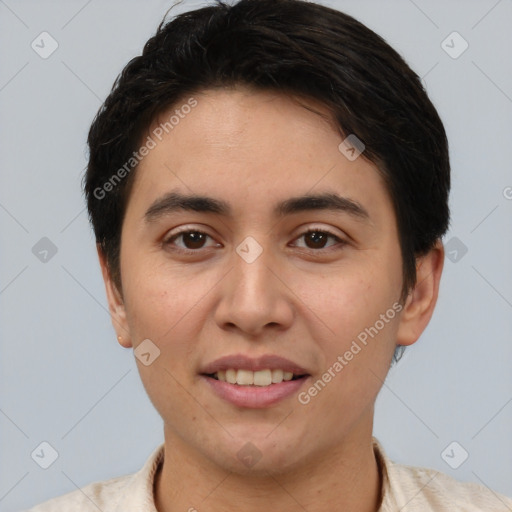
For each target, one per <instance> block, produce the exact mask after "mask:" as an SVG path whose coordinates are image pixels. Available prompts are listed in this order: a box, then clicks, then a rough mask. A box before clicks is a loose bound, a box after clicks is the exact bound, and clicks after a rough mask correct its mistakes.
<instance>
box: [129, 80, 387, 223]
mask: <svg viewBox="0 0 512 512" xmlns="http://www.w3.org/2000/svg"><path fill="white" fill-rule="evenodd" d="M190 105H194V106H193V107H190ZM155 134H156V135H155ZM145 136H150V137H152V139H154V141H155V147H154V148H153V149H152V150H151V151H150V152H149V154H148V155H147V156H146V157H144V159H143V160H142V161H141V163H140V164H139V167H138V169H137V172H136V176H135V183H134V186H133V188H132V193H134V194H135V195H136V196H137V202H139V200H142V202H144V203H145V204H146V205H147V204H148V203H152V202H154V200H155V198H157V197H159V196H162V195H163V194H164V193H165V192H169V191H171V190H176V189H177V188H179V189H181V190H182V192H183V193H186V194H187V195H198V196H212V195H213V196H215V197H218V198H220V199H223V200H224V201H225V202H232V201H234V200H236V202H237V204H236V205H234V208H233V209H234V212H235V213H237V208H238V209H240V208H242V209H244V208H245V209H247V208H251V209H253V210H255V209H257V208H258V207H260V206H262V205H265V204H268V203H269V202H270V201H273V203H274V204H273V210H274V212H275V211H276V208H275V204H277V201H278V199H279V200H280V202H281V203H282V202H283V201H284V200H286V199H287V198H288V197H291V196H293V197H299V196H304V195H305V194H309V193H315V192H326V191H328V192H338V193H342V194H343V196H346V197H349V196H352V197H354V198H357V199H359V203H362V202H366V203H367V209H368V211H370V214H371V213H372V212H371V210H372V209H375V208H374V206H376V205H377V201H376V200H377V196H379V195H380V196H382V195H384V196H386V197H384V198H382V197H381V198H380V199H381V200H382V199H384V201H385V202H387V206H391V205H390V202H389V197H387V196H388V194H387V190H386V188H385V185H384V181H383V180H382V177H381V176H380V173H379V171H378V169H377V167H376V166H375V165H374V164H372V163H371V162H369V161H368V160H366V159H365V158H363V157H360V158H357V159H356V160H354V161H350V160H349V159H347V158H346V156H344V155H343V154H342V152H341V151H340V148H339V146H340V143H341V142H342V140H343V136H342V135H340V133H339V131H338V129H337V127H336V125H335V123H334V121H333V120H332V119H331V118H330V117H329V112H328V110H327V109H326V108H325V107H323V106H322V105H321V104H319V103H316V102H313V101H310V100H305V99H303V98H301V99H300V100H299V101H297V100H296V99H295V98H291V97H288V96H286V95H284V94H280V93H274V92H266V91H255V90H252V89H249V88H245V87H238V88H229V89H215V90H206V91H202V92H200V93H196V94H193V95H191V96H190V97H183V98H182V99H181V100H180V101H179V102H177V103H176V104H175V105H174V106H173V107H172V108H171V109H169V110H168V111H166V112H165V113H163V114H162V115H160V116H159V117H158V118H157V119H156V120H155V121H154V122H153V124H152V126H151V127H150V129H149V132H148V134H145ZM376 214H377V212H375V211H374V212H373V215H371V216H372V217H373V216H374V215H376Z"/></svg>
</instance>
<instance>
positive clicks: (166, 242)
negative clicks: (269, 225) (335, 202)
mask: <svg viewBox="0 0 512 512" xmlns="http://www.w3.org/2000/svg"><path fill="white" fill-rule="evenodd" d="M189 233H196V234H200V235H205V236H207V237H209V238H212V237H211V236H210V235H209V234H208V233H205V232H204V231H200V230H198V229H186V230H183V231H179V232H178V233H174V234H173V235H172V236H171V237H169V238H167V239H166V240H164V241H163V245H164V246H168V245H171V243H172V242H174V241H175V240H176V239H178V238H179V237H180V236H182V235H187V234H189ZM310 233H316V234H321V235H327V236H328V237H329V238H334V240H335V241H336V242H338V247H336V246H332V247H327V248H321V249H309V248H307V247H306V248H303V247H300V249H305V250H308V251H312V252H314V253H318V252H324V251H330V250H337V249H341V248H342V247H343V246H345V245H347V243H348V242H346V241H345V240H342V239H341V238H339V237H338V236H336V235H335V234H334V233H331V232H330V231H327V230H325V229H315V228H310V229H308V230H307V231H304V232H303V233H301V235H300V236H298V237H297V238H296V240H297V239H299V238H302V237H304V236H307V235H309V234H310ZM201 249H204V248H203V247H201V248H200V249H183V248H181V247H179V248H177V247H173V251H176V252H179V253H181V254H185V255H193V254H197V253H198V252H199V251H200V250H201Z"/></svg>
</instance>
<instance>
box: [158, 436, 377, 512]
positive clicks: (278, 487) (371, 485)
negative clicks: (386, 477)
mask: <svg viewBox="0 0 512 512" xmlns="http://www.w3.org/2000/svg"><path fill="white" fill-rule="evenodd" d="M165 434H166V435H165V457H164V463H163V466H162V467H161V468H160V470H159V472H158V473H157V475H156V476H155V486H154V493H155V505H156V508H157V510H158V512H178V511H189V512H194V511H196V512H202V511H204V510H208V511H209V512H221V511H222V512H226V511H228V512H231V511H235V510H239V508H240V504H243V509H244V511H246V512H260V511H261V510H279V511H282V512H296V511H297V510H307V511H308V512H320V511H325V510H350V511H352V512H377V511H378V509H379V505H380V501H381V488H382V479H381V475H380V471H379V467H378V464H377V461H376V458H375V454H374V452H373V447H372V437H371V428H370V431H369V434H368V432H367V435H366V436H365V437H362V436H361V435H360V434H361V432H359V433H358V434H359V435H358V438H357V439H355V440H353V441H352V440H347V442H343V444H342V445H340V446H338V447H336V448H335V449H330V450H329V452H328V453H324V454H320V455H317V456H316V460H309V461H307V462H304V463H303V464H302V465H300V466H297V467H295V468H293V469H292V470H289V471H286V472H275V473H273V474H270V472H267V473H266V475H259V476H257V477H255V476H254V475H251V474H245V475H244V474H239V473H235V472H232V471H228V470H225V469H223V468H221V467H219V466H218V465H216V464H214V463H213V462H212V461H211V460H206V459H205V458H203V457H202V456H201V455H200V454H198V453H197V452H194V451H193V450H191V449H190V448H189V447H187V445H185V444H184V443H183V442H182V440H181V439H180V438H179V437H177V436H174V435H172V433H170V432H169V431H168V429H167V430H166V432H165Z"/></svg>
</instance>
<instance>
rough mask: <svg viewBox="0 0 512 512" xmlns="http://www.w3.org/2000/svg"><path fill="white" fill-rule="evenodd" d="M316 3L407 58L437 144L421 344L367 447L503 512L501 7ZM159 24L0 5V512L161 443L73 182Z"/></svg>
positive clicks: (85, 6)
mask: <svg viewBox="0 0 512 512" xmlns="http://www.w3.org/2000/svg"><path fill="white" fill-rule="evenodd" d="M324 3H325V4H327V5H331V6H334V7H336V8H339V9H340V10H344V11H346V12H347V13H349V14H352V15H353V16H355V17H356V18H358V19H359V20H361V21H362V22H364V23H365V24H367V25H368V26H369V27H370V28H372V29H373V30H375V31H376V32H377V33H379V34H381V35H382V36H383V37H384V38H385V39H386V40H387V41H388V42H389V43H390V44H391V45H392V46H394V47H395V48H396V49H397V50H398V51H399V52H400V53H401V54H402V55H403V56H404V57H405V58H406V60H407V61H408V62H409V64H410V65H411V66H412V67H413V69H414V70H415V71H416V72H417V73H418V74H419V75H420V76H422V77H423V80H424V82H425V86H426V88H427V91H428V93H429V94H430V96H431V98H432V100H433V101H434V103H435V105H436V107H437V108H438V110H439V112H440V115H441V117H442V119H443V120H444V122H445V126H446V129H447V132H448V137H449V140H450V144H451V158H452V167H453V191H452V195H451V201H450V204H451V208H452V215H453V220H452V225H451V229H450V232H449V233H448V235H447V236H446V238H445V242H446V243H447V244H449V245H448V247H449V249H450V251H452V254H451V256H450V257H451V258H452V259H454V261H451V260H450V259H449V258H447V259H446V263H445V271H444V274H443V278H442V281H441V290H440V297H439V302H438V306H437V310H436V312H435V314H434V317H433V319H432V321H431V323H430V325H429V326H428V328H427V330H426V332H425V333H424V335H423V336H422V338H421V340H420V341H419V342H418V343H417V344H416V345H415V346H413V347H411V348H409V349H408V350H407V351H406V355H405V356H404V358H403V360H402V361H401V362H400V363H399V364H398V365H397V366H396V367H394V368H393V369H392V370H391V372H390V374H389V377H388V379H387V381H386V383H385V385H384V387H383V389H382V392H381V394H380V396H379V398H378V402H377V406H376V419H375V435H376V436H377V438H378V439H379V440H380V441H381V442H382V443H383V445H384V447H385V448H386V450H387V452H388V454H389V455H390V456H391V458H392V459H395V460H396V461H399V462H403V463H407V464H411V465H420V466H428V467H433V468H436V469H438V470H440V471H442V472H444V473H447V474H450V475H452V476H454V477H455V478H457V479H459V480H470V481H474V482H478V483H481V484H484V485H487V486H489V487H491V488H493V489H494V490H496V491H498V492H501V493H504V494H507V495H512V435H511V433H512V372H511V371H510V368H511V363H512V343H511V339H512V321H511V319H512V270H511V268H512V265H511V263H512V237H511V233H512V200H511V198H512V188H507V187H512V172H511V159H512V151H511V146H512V128H511V126H512V123H511V119H512V73H511V69H510V64H509V63H510V49H511V48H512V32H511V31H510V26H511V23H512V1H511V0H500V1H496V0H480V1H467V0H466V1H464V2H463V1H445V0H442V1H440V0H436V1H426V0H415V1H412V0H397V1H355V0H354V1H336V0H332V1H330V2H327V1H326V2H324ZM198 4H199V2H184V4H183V5H181V6H180V7H179V8H177V9H175V10H174V11H173V12H180V11H181V10H186V9H188V8H190V7H192V6H195V5H198ZM171 5H172V4H171V2H169V1H157V0H153V1H146V2H142V1H138V2H136V1H126V0H124V1H122V2H121V1H120V0H116V1H108V2H107V1H100V0H91V1H88V2H87V1H84V0H80V1H74V0H73V1H66V2H64V1H62V0H61V1H56V0H54V1H16V0H5V1H3V0H0V43H1V47H2V60H1V66H0V118H1V120H2V122H1V126H0V130H1V132H0V144H1V148H0V149H1V151H0V169H1V187H0V226H1V241H0V244H1V245H0V247H1V251H0V258H1V259H0V261H1V263H0V307H1V318H0V332H1V345H0V350H1V354H0V369H1V375H0V434H1V437H0V453H1V458H0V461H1V468H0V511H2V512H4V511H15V510H20V509H23V508H26V507H29V506H31V505H33V504H35V503H38V502H40V501H43V500H46V499H48V498H50V497H53V496H55V495H59V494H62V493H65V492H68V491H71V490H74V489H76V488H77V487H82V486H84V485H86V484H87V483H89V482H91V481H94V480H103V479H107V478H111V477H114V476H118V475H122V474H125V473H129V472H133V471H136V470H138V469H139V468H140V467H141V466H142V464H143V462H144V461H145V460H146V458H147V457H148V456H149V453H150V452H151V451H152V450H153V449H154V448H155V447H156V446H157V445H158V444H159V443H160V442H162V441H163V434H162V425H161V420H160V418H159V416H158V415H157V413H156V412H155V411H154V410H153V407H152V405H151V403H150V402H149V399H148V398H147V396H146V394H145V391H144V389H143V387H142V384H141V383H140V380H139V377H138V373H137V368H136V365H135V362H134V358H133V355H132V352H131V351H129V350H125V349H123V348H121V347H120V346H119V345H118V344H117V341H116V339H115V334H114V331H113V329H112V327H111V324H110V318H109V315H108V312H107V304H106V299H105V294H104V289H103V282H102V280H101V275H100V271H99V266H98V264H97V261H96V253H95V248H94V240H93V237H92V233H91V230H90V228H89V226H88V222H87V215H86V212H85V209H84V202H83V198H82V195H81V190H80V179H81V176H82V172H83V169H84V166H85V164H86V151H85V139H86V134H87V130H88V127H89V125H90V123H91V121H92V118H93V116H94V115H95V113H96V111H97V109H98V108H99V106H100V104H101V101H102V100H103V99H104V98H105V97H106V95H107V93H108V91H109V90H110V87H111V85H112V83H113V80H114V78H115V77H116V76H117V74H118V73H119V72H120V71H121V69H122V67H123V66H124V65H125V64H126V63H127V62H128V60H129V59H130V58H132V57H133V56H135V55H137V54H138V53H140V51H141V49H142V46H143V44H144V42H145V41H146V40H147V38H148V37H150V36H151V35H152V33H153V32H154V30H155V29H156V26H157V24H158V23H159V22H160V20H161V18H162V16H163V15H164V13H165V11H166V10H167V9H168V8H169V7H170V6H171ZM43 31H47V32H49V33H50V34H51V36H52V37H53V38H54V39H55V40H56V41H57V42H58V45H59V46H58V49H57V50H56V51H55V52H54V53H53V54H52V55H51V56H49V57H48V58H47V59H43V58H41V57H40V56H39V54H38V53H36V52H35V51H34V50H33V49H32V47H31V43H32V41H33V40H36V42H37V41H40V39H37V37H38V36H39V34H40V33H41V32H43ZM453 31H457V32H459V33H460V34H461V36H462V37H463V38H464V39H465V40H466V41H467V42H468V43H469V48H468V49H467V51H465V52H464V53H463V54H462V55H460V56H459V57H458V58H452V57H451V56H450V55H448V54H447V53H446V52H445V50H444V49H443V48H442V46H441V43H442V41H443V40H445V39H446V37H447V36H448V35H449V34H451V33H452V32H453ZM452 41H453V42H452ZM447 44H449V45H450V46H453V48H452V49H451V51H452V52H454V51H457V50H460V49H461V48H462V46H461V41H460V40H457V39H455V40H454V39H453V37H452V38H451V39H448V42H447ZM49 47H50V46H49V41H48V40H47V42H46V43H45V48H46V49H48V48H49ZM43 237H47V238H49V239H50V240H51V241H52V243H53V244H54V245H55V247H56V248H57V253H56V254H55V255H53V256H52V254H51V252H49V253H48V255H47V256H46V259H47V261H46V262H44V261H40V259H39V258H41V257H43V255H44V253H41V252H39V253H38V251H37V250H35V252H36V255H37V254H38V256H39V257H36V255H35V254H34V253H33V252H32V248H33V247H34V245H35V244H36V243H37V242H38V241H39V240H40V239H41V238H43ZM454 237H455V238H454ZM40 243H41V244H43V249H44V243H45V242H40ZM46 243H47V242H46ZM37 247H39V246H36V248H37ZM464 247H466V248H467V253H466V254H463V251H462V250H461V248H462V249H463V248H464ZM41 250H42V249H41V247H39V251H41ZM454 250H455V251H457V254H456V253H455V252H453V251H454ZM43 441H46V442H48V443H50V444H51V445H52V446H53V447H54V448H55V449H56V450H57V452H58V454H59V456H58V458H57V460H56V461H55V462H54V463H53V464H52V465H51V466H50V467H49V468H48V469H46V470H45V469H42V468H41V467H39V465H38V464H36V462H35V461H34V460H33V459H32V458H31V453H32V452H33V450H34V449H35V448H36V447H38V446H39V444H40V443H41V442H43ZM453 441H456V442H457V443H458V445H456V446H455V448H454V450H453V452H452V451H451V448H450V449H448V452H447V453H448V454H449V455H450V457H446V455H445V457H444V458H443V456H442V453H446V452H444V450H445V448H446V447H447V446H448V445H449V444H450V443H452V442H453ZM459 445H460V446H459ZM462 449H464V450H466V451H467V452H468V453H469V457H468V459H467V460H466V461H464V462H463V463H462V464H461V465H460V466H459V467H458V469H452V468H451V467H450V466H449V465H448V464H447V462H445V460H448V461H449V462H450V463H451V464H452V465H456V463H460V461H461V460H462V455H463V453H464V452H462ZM46 453H48V451H47V452H46Z"/></svg>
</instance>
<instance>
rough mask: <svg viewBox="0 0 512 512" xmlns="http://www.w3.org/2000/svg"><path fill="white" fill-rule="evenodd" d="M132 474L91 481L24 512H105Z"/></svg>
mask: <svg viewBox="0 0 512 512" xmlns="http://www.w3.org/2000/svg"><path fill="white" fill-rule="evenodd" d="M132 477H133V475H125V476H121V477H116V478H111V479H109V480H104V481H101V482H93V483H90V484H88V485H86V486H85V487H82V488H80V489H77V490H76V491H72V492H69V493H67V494H64V495H62V496H58V497H56V498H52V499H51V500H48V501H45V502H44V503H40V504H39V505H36V506H35V507H33V508H31V509H30V510H27V511H26V512H63V511H68V510H73V511H76V512H89V511H91V512H93V511H94V512H98V510H102V511H104V512H107V511H109V510H112V507H113V506H115V505H117V502H118V501H119V499H120V497H121V496H122V494H123V489H124V488H125V487H126V485H127V484H128V482H129V480H130V479H131V478H132Z"/></svg>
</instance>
